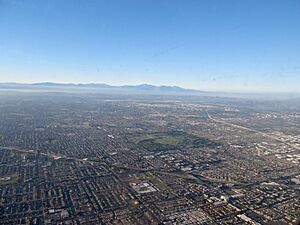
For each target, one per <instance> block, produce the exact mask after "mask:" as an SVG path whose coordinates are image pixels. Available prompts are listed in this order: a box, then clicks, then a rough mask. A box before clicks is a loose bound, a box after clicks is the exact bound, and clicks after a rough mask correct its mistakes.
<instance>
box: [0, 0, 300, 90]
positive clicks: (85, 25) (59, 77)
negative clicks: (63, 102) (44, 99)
mask: <svg viewBox="0 0 300 225" xmlns="http://www.w3.org/2000/svg"><path fill="white" fill-rule="evenodd" d="M299 12H300V2H299V1H297V0H290V1H280V0H272V1H271V0H266V1H259V0H253V1H237V0H236V1H234V0H229V1H214V0H213V1H204V0H203V1H198V0H195V1H192V0H190V1H177V0H172V1H171V0H168V1H136V0H126V1H79V0H77V1H69V0H66V1H58V0H54V1H36V0H28V1H16V0H10V1H8V0H0V82H1V83H3V82H18V83H37V82H57V83H106V84H110V85H139V84H151V85H170V86H173V85H175V86H180V87H183V88H190V89H197V90H211V91H259V92H300V90H299V89H300V88H299V84H300V22H299V21H300V13H299Z"/></svg>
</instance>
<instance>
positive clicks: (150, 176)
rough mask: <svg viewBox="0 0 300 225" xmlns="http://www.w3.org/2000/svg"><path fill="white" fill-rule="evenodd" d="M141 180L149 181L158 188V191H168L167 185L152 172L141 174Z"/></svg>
mask: <svg viewBox="0 0 300 225" xmlns="http://www.w3.org/2000/svg"><path fill="white" fill-rule="evenodd" d="M139 178H140V179H142V180H147V181H149V182H150V183H152V184H153V185H154V186H155V187H157V188H158V189H160V190H162V191H164V190H167V189H168V188H169V187H168V185H167V184H166V183H164V182H163V181H162V180H160V179H159V178H158V177H157V176H155V175H154V174H153V173H151V172H145V173H141V174H139Z"/></svg>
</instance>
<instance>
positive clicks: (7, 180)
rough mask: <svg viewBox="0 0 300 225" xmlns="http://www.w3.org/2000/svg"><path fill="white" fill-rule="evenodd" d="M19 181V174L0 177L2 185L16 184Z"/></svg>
mask: <svg viewBox="0 0 300 225" xmlns="http://www.w3.org/2000/svg"><path fill="white" fill-rule="evenodd" d="M18 180H19V176H18V173H14V174H10V175H7V176H3V177H0V185H6V184H15V183H17V182H18Z"/></svg>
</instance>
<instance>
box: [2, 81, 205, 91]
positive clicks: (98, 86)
mask: <svg viewBox="0 0 300 225" xmlns="http://www.w3.org/2000/svg"><path fill="white" fill-rule="evenodd" d="M0 88H1V89H59V90H61V89H77V90H87V89H89V90H115V91H146V92H152V91H155V92H178V93H179V92H180V93H192V92H193V93H196V92H201V91H198V90H192V89H185V88H181V87H178V86H166V85H162V86H156V85H150V84H140V85H122V86H113V85H108V84H104V83H86V84H82V83H79V84H74V83H52V82H41V83H31V84H27V83H26V84H25V83H0Z"/></svg>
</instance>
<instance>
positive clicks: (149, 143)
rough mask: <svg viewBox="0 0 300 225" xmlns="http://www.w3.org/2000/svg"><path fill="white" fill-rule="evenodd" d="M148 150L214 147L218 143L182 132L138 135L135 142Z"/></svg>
mask: <svg viewBox="0 0 300 225" xmlns="http://www.w3.org/2000/svg"><path fill="white" fill-rule="evenodd" d="M137 144H138V145H139V146H141V147H143V148H145V149H147V150H149V151H154V152H156V151H168V150H174V149H182V148H201V147H216V146H219V145H220V143H217V142H215V141H211V140H208V139H206V138H201V137H196V136H193V135H189V134H187V133H184V132H178V131H174V132H168V133H152V134H151V136H150V135H148V138H143V137H140V141H139V142H138V143H137Z"/></svg>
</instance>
